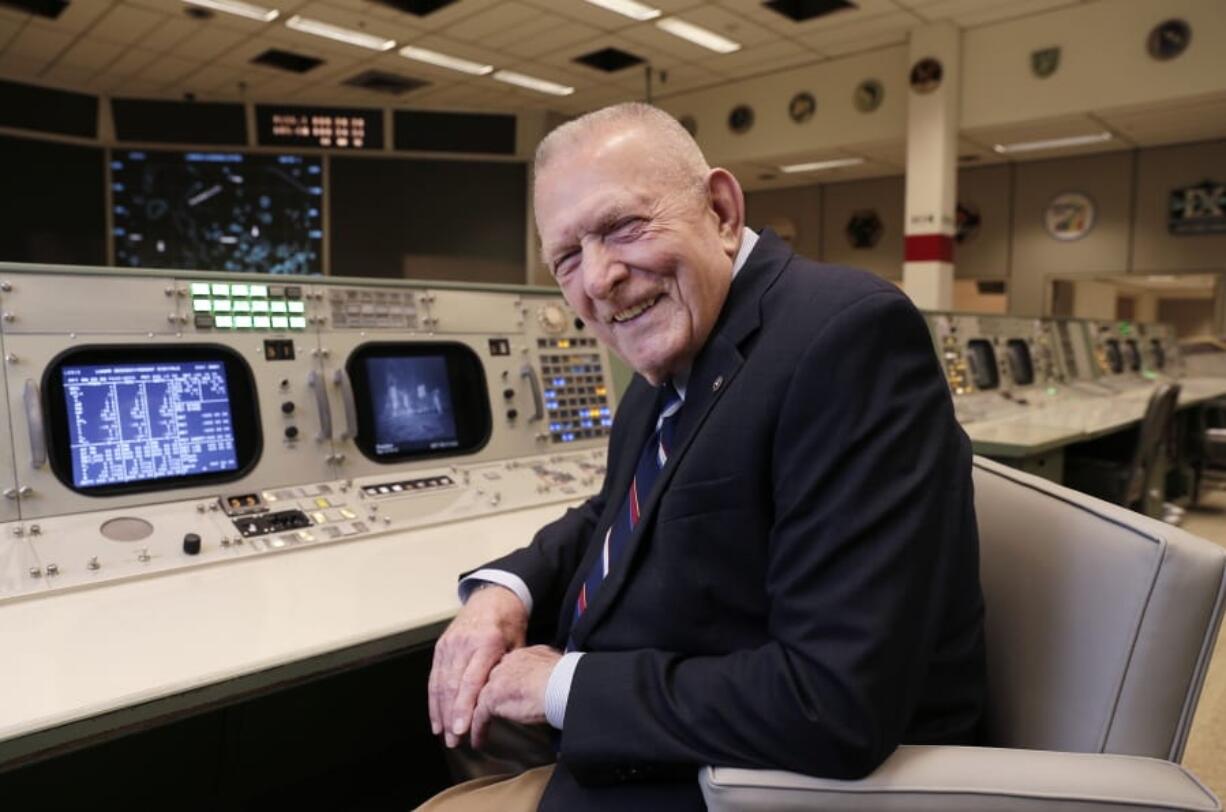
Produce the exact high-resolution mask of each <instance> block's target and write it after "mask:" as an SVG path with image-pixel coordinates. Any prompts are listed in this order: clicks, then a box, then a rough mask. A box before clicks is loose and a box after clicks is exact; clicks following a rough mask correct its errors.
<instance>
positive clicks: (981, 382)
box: [966, 338, 1000, 390]
mask: <svg viewBox="0 0 1226 812" xmlns="http://www.w3.org/2000/svg"><path fill="white" fill-rule="evenodd" d="M966 360H967V362H968V364H969V365H970V369H971V379H972V380H974V382H975V388H976V389H979V390H988V389H995V388H996V387H997V385H998V384H999V383H1000V376H999V373H998V372H997V371H996V351H995V350H994V349H992V343H991V342H990V341H988V340H987V339H984V338H972V339H971V340H970V341H968V342H967V343H966Z"/></svg>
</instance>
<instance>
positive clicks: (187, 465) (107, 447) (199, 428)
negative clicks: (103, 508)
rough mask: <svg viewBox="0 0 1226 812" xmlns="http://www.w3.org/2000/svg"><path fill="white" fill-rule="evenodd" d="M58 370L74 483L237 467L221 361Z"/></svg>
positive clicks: (183, 474)
mask: <svg viewBox="0 0 1226 812" xmlns="http://www.w3.org/2000/svg"><path fill="white" fill-rule="evenodd" d="M60 372H61V375H62V376H63V384H64V398H65V407H66V408H67V410H68V415H69V419H68V440H69V445H70V447H71V449H72V484H73V485H74V486H75V487H77V488H93V487H98V486H99V485H118V484H126V483H129V482H138V481H141V480H147V479H166V478H169V477H190V476H197V475H199V474H209V473H216V472H219V471H234V470H236V469H237V468H238V453H237V449H236V448H235V441H234V419H233V415H232V414H231V412H230V394H229V388H228V387H227V385H226V370H225V365H224V364H222V363H221V362H218V361H203V362H190V363H179V364H175V363H155V364H113V365H91V366H65V367H63V368H62V369H61V371H60Z"/></svg>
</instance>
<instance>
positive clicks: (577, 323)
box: [575, 317, 587, 330]
mask: <svg viewBox="0 0 1226 812" xmlns="http://www.w3.org/2000/svg"><path fill="white" fill-rule="evenodd" d="M586 326H587V325H586V324H584V323H583V319H581V318H577V317H576V318H575V329H576V330H582V329H583V328H584V327H586Z"/></svg>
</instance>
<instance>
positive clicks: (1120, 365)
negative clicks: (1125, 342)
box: [1103, 338, 1124, 375]
mask: <svg viewBox="0 0 1226 812" xmlns="http://www.w3.org/2000/svg"><path fill="white" fill-rule="evenodd" d="M1103 352H1105V353H1106V355H1107V368H1108V369H1110V370H1111V372H1112V374H1114V375H1118V374H1120V373H1121V372H1123V371H1124V356H1123V354H1122V353H1121V352H1120V342H1119V341H1118V340H1117V339H1114V338H1108V339H1107V341H1106V343H1105V344H1104V345H1103Z"/></svg>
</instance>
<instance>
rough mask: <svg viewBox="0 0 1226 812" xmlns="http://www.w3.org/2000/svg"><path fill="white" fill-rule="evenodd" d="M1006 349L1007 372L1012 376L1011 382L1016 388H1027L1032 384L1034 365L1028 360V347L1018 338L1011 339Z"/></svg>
mask: <svg viewBox="0 0 1226 812" xmlns="http://www.w3.org/2000/svg"><path fill="white" fill-rule="evenodd" d="M1007 347H1008V352H1009V371H1010V373H1011V374H1012V375H1013V382H1014V383H1015V384H1017V385H1018V386H1029V385H1030V384H1032V383H1034V365H1033V364H1032V363H1031V359H1030V345H1029V344H1027V343H1026V342H1025V341H1023V340H1022V339H1020V338H1011V339H1009V343H1008V345H1007Z"/></svg>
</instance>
